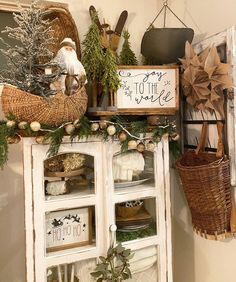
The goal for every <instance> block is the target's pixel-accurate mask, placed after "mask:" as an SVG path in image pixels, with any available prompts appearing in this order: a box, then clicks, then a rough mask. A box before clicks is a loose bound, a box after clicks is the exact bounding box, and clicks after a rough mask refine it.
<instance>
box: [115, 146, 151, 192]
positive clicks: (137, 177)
mask: <svg viewBox="0 0 236 282" xmlns="http://www.w3.org/2000/svg"><path fill="white" fill-rule="evenodd" d="M153 156H154V154H153V152H150V151H147V150H145V151H144V152H142V153H140V152H139V151H137V150H128V151H126V152H121V153H117V154H115V155H114V156H113V161H112V168H113V179H114V187H115V191H116V192H120V191H122V190H127V188H128V189H129V190H135V189H142V188H145V187H150V188H151V187H153V188H154V158H153Z"/></svg>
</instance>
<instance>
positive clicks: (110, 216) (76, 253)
mask: <svg viewBox="0 0 236 282" xmlns="http://www.w3.org/2000/svg"><path fill="white" fill-rule="evenodd" d="M23 139H24V140H23V153H24V168H25V170H24V183H25V229H26V254H27V282H33V281H35V282H42V281H46V270H47V268H48V267H51V266H56V265H64V264H69V263H74V262H76V261H81V260H86V259H91V258H97V257H98V256H99V255H105V253H106V251H107V248H108V247H109V246H110V239H111V234H110V231H109V227H110V225H112V224H114V223H115V204H116V203H118V202H122V201H128V200H134V199H138V198H142V199H150V198H152V199H155V206H156V211H155V217H156V221H157V225H158V226H157V230H158V232H157V235H155V236H151V237H148V238H143V239H137V240H133V241H129V242H126V243H124V245H125V246H127V247H129V248H131V249H132V250H134V251H135V250H138V249H143V248H145V247H149V246H157V249H158V252H157V268H158V270H159V271H158V275H159V280H158V282H159V281H160V282H166V281H167V280H166V277H167V276H166V271H167V245H169V244H170V243H168V244H167V243H166V238H167V233H168V231H167V228H170V222H169V223H168V224H167V223H166V221H165V212H166V204H167V203H168V201H169V200H168V197H169V195H168V193H169V192H168V190H166V187H167V186H166V183H168V179H166V180H165V177H167V178H168V173H169V172H168V170H166V169H167V167H166V166H167V163H168V158H167V159H165V158H164V154H168V150H166V148H167V147H166V146H167V145H168V143H167V141H163V142H160V143H159V144H158V146H157V147H156V150H155V152H154V167H155V168H154V170H155V178H156V181H155V186H154V185H149V184H146V185H145V183H144V184H142V185H140V186H134V187H132V188H131V187H130V188H127V189H126V190H125V189H120V190H119V189H116V190H115V189H114V181H113V176H112V158H113V156H114V154H115V153H117V152H119V151H120V146H119V144H118V142H111V141H108V142H103V141H99V140H98V139H96V140H97V141H94V140H93V142H90V141H88V142H74V143H73V144H72V145H71V144H70V143H63V144H62V145H61V147H60V151H59V153H69V152H70V153H72V152H73V153H74V152H78V153H82V154H89V155H92V156H93V157H94V166H95V187H96V189H95V194H94V193H88V194H87V195H86V194H84V193H82V194H81V195H80V193H78V194H77V195H76V194H72V195H71V198H70V194H69V195H65V196H64V197H63V195H60V196H59V198H58V200H56V198H55V197H53V198H52V199H50V198H49V199H48V198H47V199H46V198H45V195H44V166H43V161H44V160H45V159H46V153H47V150H48V146H47V145H39V144H36V143H35V140H34V139H33V138H23ZM65 141H67V139H66V138H65ZM165 142H166V145H165ZM85 206H95V210H96V212H95V213H96V242H95V243H93V244H92V245H89V246H82V247H75V248H72V249H65V250H60V251H55V252H50V253H46V251H45V245H46V238H45V233H46V230H45V213H46V212H48V211H57V210H64V209H71V208H79V207H85ZM169 208H170V207H169ZM168 220H170V219H168ZM168 240H171V238H169V239H168ZM168 255H170V258H169V259H170V260H169V261H171V253H169V254H168ZM34 277H35V280H34ZM168 282H171V280H168Z"/></svg>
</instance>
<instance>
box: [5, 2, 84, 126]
mask: <svg viewBox="0 0 236 282" xmlns="http://www.w3.org/2000/svg"><path fill="white" fill-rule="evenodd" d="M45 9H46V10H48V11H49V13H48V14H47V18H48V19H50V20H54V19H57V20H56V21H54V22H53V30H54V37H55V39H56V44H55V45H53V46H51V51H52V52H53V53H54V54H55V53H56V52H57V51H58V49H59V45H60V42H61V41H62V40H63V39H64V38H65V37H71V38H72V39H73V40H74V41H75V43H76V46H77V56H78V58H80V45H79V36H78V31H77V28H76V25H75V22H74V20H73V18H72V16H71V14H70V13H69V11H68V10H67V9H65V8H63V7H60V6H48V7H46V8H45ZM1 99H2V109H3V112H4V114H5V115H6V116H7V115H9V114H13V115H14V116H15V117H16V118H17V119H18V120H19V121H27V122H32V121H38V122H40V123H42V124H47V125H55V126H58V125H61V124H62V123H65V122H69V121H74V120H76V119H79V118H80V117H81V116H82V115H83V114H84V113H85V111H86V109H87V101H88V98H87V94H86V90H85V87H82V88H80V89H79V90H78V91H77V92H76V93H75V94H73V95H71V96H66V95H64V94H63V93H60V92H59V93H57V94H56V95H55V96H54V97H52V98H50V99H49V100H45V99H44V98H42V97H40V96H36V95H33V94H31V93H28V92H24V91H22V90H20V89H18V88H16V87H14V86H11V85H5V86H4V88H3V91H2V97H1Z"/></svg>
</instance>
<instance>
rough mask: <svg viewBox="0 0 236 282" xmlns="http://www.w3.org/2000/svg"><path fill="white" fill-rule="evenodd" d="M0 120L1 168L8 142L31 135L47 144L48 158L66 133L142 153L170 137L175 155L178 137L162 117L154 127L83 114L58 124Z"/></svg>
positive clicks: (4, 160) (75, 137) (168, 122)
mask: <svg viewBox="0 0 236 282" xmlns="http://www.w3.org/2000/svg"><path fill="white" fill-rule="evenodd" d="M7 118H8V119H7V120H2V121H0V167H1V168H3V167H4V165H5V164H6V162H7V159H8V145H9V144H15V143H18V142H19V141H20V140H21V138H22V137H33V138H35V141H36V142H37V143H38V144H48V145H49V149H48V152H47V154H48V157H51V156H55V155H57V153H58V150H59V148H60V145H61V143H62V142H63V138H64V136H65V135H67V136H68V137H69V138H70V140H71V142H73V141H75V140H80V139H84V138H88V137H90V136H96V137H98V138H100V139H102V140H104V141H107V140H118V141H120V144H121V151H125V150H129V149H137V150H138V151H140V152H143V151H144V150H145V148H146V149H147V150H150V151H152V150H154V148H155V143H158V142H159V141H160V140H161V138H162V137H163V136H167V137H168V138H169V144H170V148H171V149H172V153H173V154H174V155H175V156H176V155H177V154H178V143H177V141H178V139H179V135H178V134H177V133H176V125H175V123H174V122H171V121H169V120H168V119H166V118H165V119H164V120H162V121H160V123H159V124H158V125H157V126H152V127H151V126H149V125H148V123H147V121H146V120H141V121H139V120H138V121H132V122H130V121H128V120H125V119H124V118H123V117H120V116H114V117H112V118H110V120H89V119H88V118H87V117H85V116H83V117H81V118H80V119H79V120H75V121H74V122H67V123H65V124H62V125H61V126H59V127H55V126H49V125H43V124H40V123H39V122H37V121H34V122H31V123H27V122H25V121H20V122H19V121H18V120H17V119H16V118H15V117H14V116H12V115H11V116H8V117H7Z"/></svg>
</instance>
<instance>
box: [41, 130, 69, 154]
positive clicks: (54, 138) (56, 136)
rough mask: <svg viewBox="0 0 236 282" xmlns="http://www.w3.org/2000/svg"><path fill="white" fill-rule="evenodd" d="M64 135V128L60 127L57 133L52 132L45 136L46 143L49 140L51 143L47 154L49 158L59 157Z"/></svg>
mask: <svg viewBox="0 0 236 282" xmlns="http://www.w3.org/2000/svg"><path fill="white" fill-rule="evenodd" d="M64 134H65V132H64V128H63V127H59V128H58V129H56V130H55V131H52V132H50V133H48V134H47V135H46V136H45V138H44V139H45V141H47V140H49V142H50V146H49V149H48V152H47V155H48V157H52V156H55V155H57V153H58V151H59V148H60V145H61V143H62V140H63V137H64Z"/></svg>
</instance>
